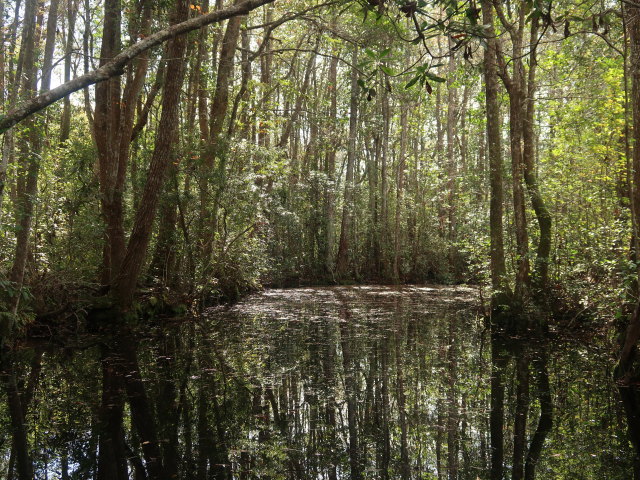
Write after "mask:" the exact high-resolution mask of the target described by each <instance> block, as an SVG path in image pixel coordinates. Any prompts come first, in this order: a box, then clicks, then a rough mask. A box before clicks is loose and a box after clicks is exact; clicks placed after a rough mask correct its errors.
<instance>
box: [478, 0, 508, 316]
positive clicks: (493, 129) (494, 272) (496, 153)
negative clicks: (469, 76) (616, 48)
mask: <svg viewBox="0 0 640 480" xmlns="http://www.w3.org/2000/svg"><path fill="white" fill-rule="evenodd" d="M482 15H483V23H484V24H485V25H490V28H489V29H488V30H487V48H486V49H485V51H484V61H483V66H484V78H485V81H484V84H485V95H486V100H485V101H486V108H487V144H488V154H489V182H490V185H491V201H490V207H489V229H490V238H491V240H490V241H491V246H490V250H491V286H492V288H493V295H492V307H493V309H496V308H497V307H498V306H499V305H500V303H502V302H501V300H500V298H501V295H502V294H505V293H506V292H507V289H508V284H507V282H506V273H507V271H506V266H505V260H504V240H503V227H502V216H503V209H504V207H503V202H504V198H503V197H504V195H503V185H502V168H503V167H502V146H501V141H500V106H499V103H498V73H497V57H496V54H497V51H496V49H497V40H496V38H495V31H494V29H493V6H492V5H491V1H490V0H483V2H482Z"/></svg>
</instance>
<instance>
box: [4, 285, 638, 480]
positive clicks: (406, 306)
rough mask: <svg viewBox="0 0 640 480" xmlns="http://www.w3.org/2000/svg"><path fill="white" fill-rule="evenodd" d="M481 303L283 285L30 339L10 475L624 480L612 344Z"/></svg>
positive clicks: (20, 358)
mask: <svg viewBox="0 0 640 480" xmlns="http://www.w3.org/2000/svg"><path fill="white" fill-rule="evenodd" d="M476 303H477V292H476V291H474V290H473V289H470V288H466V287H450V288H440V287H439V288H435V287H402V288H394V287H339V288H306V289H294V290H273V291H267V292H264V293H261V294H258V295H254V296H252V297H250V298H249V299H247V300H246V301H244V302H242V303H240V304H238V305H236V306H234V307H233V308H231V309H213V310H210V311H208V312H207V314H206V315H204V316H203V317H201V318H198V319H195V320H188V321H184V320H182V321H180V320H176V319H166V318H159V319H154V324H155V325H156V327H155V328H154V329H153V331H152V332H151V334H149V335H147V336H146V337H144V338H142V339H140V338H139V337H138V336H137V335H134V334H133V333H131V332H130V333H129V334H128V335H122V332H119V334H118V335H104V334H102V335H100V336H98V335H88V334H81V333H78V334H77V335H76V337H73V336H70V335H65V337H64V338H65V342H66V345H64V346H61V345H58V344H56V343H52V342H42V343H39V344H38V345H36V346H28V345H23V346H22V348H20V349H16V350H14V351H13V352H9V353H6V355H5V356H6V358H5V362H4V364H5V369H4V370H5V383H4V384H5V393H7V395H6V398H7V400H8V401H7V402H5V404H4V407H3V413H2V424H1V425H0V435H1V437H0V451H1V452H2V459H1V460H2V462H3V465H2V466H1V468H2V470H1V472H3V473H0V476H2V475H3V474H4V473H6V475H5V478H20V477H19V475H20V474H21V472H23V470H24V468H26V466H25V465H23V466H22V467H20V465H21V463H24V462H27V463H30V464H33V466H34V469H35V472H36V473H35V475H36V477H37V478H48V479H55V478H62V479H67V478H76V479H89V478H91V479H94V478H95V479H100V480H101V479H105V480H106V479H125V478H134V479H143V478H154V479H155V478H158V479H170V478H184V479H202V480H204V479H330V480H333V479H347V478H350V479H374V478H375V479H378V478H379V479H391V478H394V479H395V478H398V479H403V480H404V479H438V480H442V479H461V480H463V479H464V480H466V479H470V480H475V479H477V478H480V479H485V478H486V479H489V478H491V479H502V478H514V479H515V478H527V479H532V478H533V475H534V470H535V473H536V474H537V478H548V479H556V478H567V479H570V478H576V479H577V478H580V479H602V478H610V479H616V478H620V479H623V478H628V472H629V471H630V470H629V468H630V467H629V465H630V455H629V453H628V452H629V449H628V448H627V445H626V443H627V441H626V437H625V434H624V427H623V418H622V416H621V410H620V408H619V405H618V403H617V401H616V400H615V396H614V393H613V386H612V385H611V382H610V375H609V372H607V370H606V368H605V366H606V365H607V364H608V362H609V359H608V358H606V355H605V354H604V353H603V350H602V349H600V350H598V349H596V348H593V349H587V348H586V347H584V346H581V345H580V344H579V343H566V342H565V343H557V342H556V343H553V345H551V344H548V342H547V341H542V340H541V339H542V338H544V337H543V336H536V339H534V338H533V337H531V336H518V338H514V335H509V334H503V335H499V336H498V335H494V336H493V338H491V336H490V335H489V332H488V330H487V328H486V327H485V322H484V320H483V319H482V318H480V317H479V316H478V315H477V312H476V309H475V305H476ZM70 337H73V338H70ZM54 340H55V341H59V340H60V339H56V338H54ZM492 346H493V348H492ZM7 366H10V367H11V368H7ZM11 379H13V380H15V382H14V383H13V384H12V382H11V381H10V380H11ZM12 385H14V386H13V387H11V386H12ZM11 388H14V394H15V393H17V394H18V395H19V396H20V397H21V402H20V403H21V404H22V407H23V409H24V410H25V412H24V413H23V414H22V415H23V418H24V419H25V421H24V426H25V428H26V435H25V440H26V442H27V443H28V445H27V446H26V447H25V446H24V445H23V446H20V444H19V440H20V436H19V435H16V428H15V427H16V425H15V422H14V424H12V423H11V420H12V419H13V420H15V418H16V414H15V412H14V411H13V410H12V408H11V405H12V402H11V399H12V398H13V397H12V395H11ZM14 396H15V395H14ZM552 402H553V404H554V408H553V409H552ZM552 418H553V429H552V430H551V431H550V429H551V424H552V422H551V419H552ZM24 449H26V450H25V451H26V455H25V451H23V450H24ZM534 467H535V468H534ZM23 476H24V475H23Z"/></svg>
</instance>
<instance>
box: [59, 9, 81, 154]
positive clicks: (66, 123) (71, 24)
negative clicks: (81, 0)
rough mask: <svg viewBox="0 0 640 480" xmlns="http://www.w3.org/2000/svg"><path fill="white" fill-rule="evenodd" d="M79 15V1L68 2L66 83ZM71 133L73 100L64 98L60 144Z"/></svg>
mask: <svg viewBox="0 0 640 480" xmlns="http://www.w3.org/2000/svg"><path fill="white" fill-rule="evenodd" d="M77 14H78V0H68V3H67V40H66V44H65V48H64V54H65V58H64V82H65V83H66V82H68V81H70V80H71V56H72V54H73V41H74V34H75V29H76V17H77ZM70 133H71V100H70V99H69V97H64V106H63V110H62V119H61V120H60V143H64V142H66V141H67V140H68V139H69V135H70Z"/></svg>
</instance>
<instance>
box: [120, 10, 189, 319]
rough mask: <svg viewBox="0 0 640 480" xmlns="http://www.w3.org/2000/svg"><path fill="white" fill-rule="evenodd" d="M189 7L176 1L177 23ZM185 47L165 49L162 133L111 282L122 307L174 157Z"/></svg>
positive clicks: (180, 41)
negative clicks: (121, 258)
mask: <svg viewBox="0 0 640 480" xmlns="http://www.w3.org/2000/svg"><path fill="white" fill-rule="evenodd" d="M188 9H189V5H188V2H187V1H186V0H177V1H176V13H175V16H174V21H175V22H176V23H179V22H183V21H184V20H185V19H186V18H187V15H188V11H189V10H188ZM185 50H186V38H185V37H184V36H178V37H175V38H174V39H173V40H172V41H171V43H170V45H169V47H168V50H167V58H168V59H169V60H168V61H167V67H166V69H167V70H166V71H167V74H166V75H167V76H166V81H165V85H164V94H163V97H162V116H161V118H160V124H159V126H158V129H159V131H161V132H163V134H162V135H159V136H158V138H157V140H156V144H155V147H154V151H153V155H152V157H151V163H150V165H149V171H148V174H147V181H146V183H145V187H144V191H143V193H142V197H141V200H140V206H139V208H138V210H137V211H136V215H135V220H134V223H133V225H134V226H133V230H132V232H131V237H130V238H129V244H128V245H127V251H126V255H125V257H124V259H123V261H122V268H121V269H120V271H119V275H118V276H117V278H116V279H115V282H114V285H113V290H114V299H115V300H116V302H117V304H118V305H119V307H120V308H122V309H128V308H129V306H130V305H131V302H132V301H133V296H134V293H135V290H136V283H137V281H138V277H139V275H140V272H141V270H142V266H143V262H144V259H145V256H146V253H147V246H148V244H149V240H150V239H151V228H152V226H153V220H154V218H155V214H156V209H157V207H158V201H159V198H160V192H161V191H162V186H163V185H164V182H165V177H166V173H167V171H168V170H169V164H170V162H171V160H172V159H173V158H174V153H173V152H174V147H175V144H176V142H177V138H178V136H177V133H178V125H179V122H178V102H179V99H180V91H181V88H182V80H183V76H184V61H183V57H184V52H185Z"/></svg>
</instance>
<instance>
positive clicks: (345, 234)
mask: <svg viewBox="0 0 640 480" xmlns="http://www.w3.org/2000/svg"><path fill="white" fill-rule="evenodd" d="M357 64H358V47H357V46H354V47H353V52H352V54H351V65H352V68H351V94H350V98H351V100H350V113H349V144H348V147H347V172H346V177H345V183H344V205H343V208H342V224H341V229H340V242H339V244H338V255H337V259H336V274H337V275H338V277H344V276H345V275H346V274H347V271H348V269H349V239H350V237H351V217H352V215H353V196H354V191H353V190H354V168H355V162H356V136H357V134H358V89H359V87H358V70H357V68H356V65H357Z"/></svg>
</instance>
